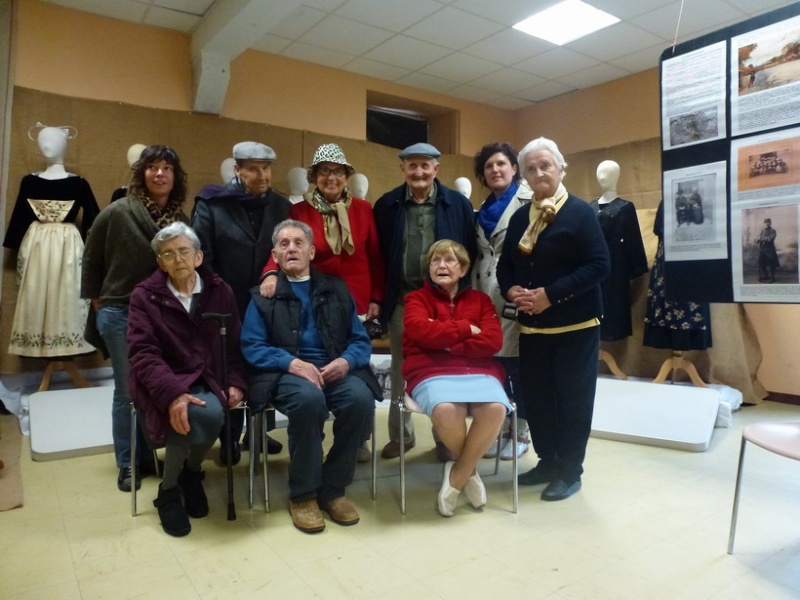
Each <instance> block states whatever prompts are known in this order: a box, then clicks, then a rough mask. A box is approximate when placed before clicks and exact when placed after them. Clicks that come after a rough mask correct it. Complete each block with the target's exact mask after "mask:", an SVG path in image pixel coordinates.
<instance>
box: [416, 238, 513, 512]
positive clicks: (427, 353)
mask: <svg viewBox="0 0 800 600" xmlns="http://www.w3.org/2000/svg"><path fill="white" fill-rule="evenodd" d="M427 263H428V274H429V279H428V280H427V281H425V284H424V286H423V288H422V289H419V290H416V291H414V292H411V293H410V294H408V295H407V296H406V297H405V315H404V326H405V330H404V332H403V377H404V379H405V380H406V389H407V390H408V393H409V394H411V396H412V397H413V398H414V399H415V400H416V401H417V403H418V404H419V405H420V406H421V407H422V409H423V410H424V411H425V413H427V414H428V416H430V418H431V420H432V421H433V426H434V428H435V429H436V431H437V432H438V434H439V437H440V438H441V440H442V442H444V444H445V445H446V446H447V448H448V450H450V452H451V453H452V454H453V456H455V457H456V460H455V461H448V462H446V463H445V465H444V479H443V481H442V487H441V490H440V491H439V497H438V503H437V504H438V508H439V513H440V514H441V515H442V516H444V517H451V516H452V515H453V510H454V509H455V506H456V503H457V502H458V495H459V494H460V492H461V489H462V488H463V489H464V492H465V493H466V495H467V499H468V500H469V502H470V504H472V506H474V507H475V508H480V507H481V506H483V505H484V504H486V488H485V487H484V485H483V482H482V481H481V479H480V477H479V476H478V471H477V470H476V466H477V464H478V460H480V458H481V457H482V456H483V454H484V453H485V452H486V450H488V448H489V446H490V445H491V444H492V443H494V441H495V440H496V439H497V436H498V434H499V433H500V428H501V427H502V425H503V419H505V416H506V414H508V412H509V410H510V409H511V405H510V404H509V401H508V398H507V397H506V393H505V391H504V389H503V381H505V370H504V369H503V366H502V365H501V364H500V363H498V362H497V361H495V360H494V358H493V355H494V354H495V353H496V352H497V351H498V350H500V348H501V347H502V345H503V333H502V329H501V327H500V322H499V320H498V318H497V313H496V312H495V309H494V304H492V300H491V298H489V296H487V295H486V294H484V293H483V292H479V291H477V290H474V289H472V288H471V287H469V283H468V281H467V280H464V279H463V277H464V276H465V275H466V274H467V272H468V271H469V266H470V261H469V255H468V254H467V251H466V249H465V248H464V246H462V245H461V244H459V243H458V242H454V241H453V240H439V241H438V242H436V243H434V244H433V245H432V246H431V247H430V250H428V255H427ZM468 416H471V417H472V425H471V426H470V427H469V430H467V425H466V419H467V417H468Z"/></svg>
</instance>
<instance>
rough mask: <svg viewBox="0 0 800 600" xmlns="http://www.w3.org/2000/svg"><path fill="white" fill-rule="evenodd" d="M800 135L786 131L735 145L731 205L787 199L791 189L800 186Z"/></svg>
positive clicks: (741, 141)
mask: <svg viewBox="0 0 800 600" xmlns="http://www.w3.org/2000/svg"><path fill="white" fill-rule="evenodd" d="M798 133H800V131H798V130H796V129H793V130H783V131H780V132H776V133H773V134H768V135H762V136H759V137H755V138H749V139H743V140H738V141H737V142H736V143H734V144H733V145H732V149H734V152H733V158H732V160H731V167H732V169H733V174H734V176H735V177H734V178H733V180H732V182H731V183H733V184H734V189H732V190H731V201H732V202H739V201H750V200H758V199H763V198H764V197H765V196H769V197H774V196H776V195H777V196H783V195H784V194H785V192H786V190H782V189H781V188H786V187H787V186H790V187H791V186H797V185H800V138H798V137H795V136H796V135H797V134H798Z"/></svg>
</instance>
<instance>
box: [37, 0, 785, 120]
mask: <svg viewBox="0 0 800 600" xmlns="http://www.w3.org/2000/svg"><path fill="white" fill-rule="evenodd" d="M45 1H49V2H51V3H52V4H59V5H62V6H66V7H69V8H74V9H77V10H82V11H87V12H91V13H96V14H101V15H105V16H108V17H112V18H115V19H122V20H125V21H131V22H134V23H142V24H145V25H150V26H155V27H164V28H167V29H174V30H178V31H182V32H185V33H188V34H192V33H194V32H195V31H196V30H197V28H198V27H199V26H200V24H201V23H202V22H203V20H204V18H205V19H206V20H208V16H209V15H214V17H216V18H218V17H219V16H220V14H231V13H232V12H235V10H236V7H237V5H242V6H244V5H247V4H252V3H253V1H254V0H45ZM556 1H557V0H255V2H256V3H258V4H261V3H266V5H267V6H271V7H275V9H276V10H275V14H276V15H280V16H279V17H277V19H276V20H275V21H274V22H271V21H269V20H268V19H265V20H264V21H263V22H257V23H247V25H248V26H249V27H251V28H256V29H257V30H258V31H257V33H258V35H255V36H254V35H253V31H252V29H251V31H249V32H248V33H249V35H248V36H247V37H248V39H256V38H257V41H255V42H254V43H251V44H250V47H251V48H252V49H254V50H260V51H263V52H268V53H271V54H278V55H281V56H286V57H288V58H292V59H296V60H301V61H306V62H311V63H316V64H320V65H325V66H329V67H333V68H337V69H344V70H345V71H352V72H354V73H359V74H362V75H368V76H370V77H376V78H379V79H385V80H389V81H395V82H397V83H401V84H404V85H408V86H411V87H415V88H420V89H425V90H431V91H435V92H440V93H443V94H447V95H451V96H456V97H459V98H464V99H467V100H471V101H474V102H479V103H483V104H487V105H491V106H496V107H499V108H504V109H511V110H514V109H518V108H522V107H525V106H530V105H532V104H535V103H537V102H541V101H543V100H546V99H548V98H552V97H554V96H559V95H561V94H565V93H568V92H571V91H574V90H577V89H582V88H588V87H592V86H595V85H598V84H601V83H605V82H607V81H612V80H614V79H619V78H621V77H625V76H626V75H630V74H632V73H637V72H639V71H644V70H646V69H649V68H652V67H655V66H657V65H658V59H659V56H660V55H661V53H662V51H663V50H664V49H666V48H667V47H669V46H670V45H671V44H672V42H673V39H674V37H675V34H676V29H677V34H678V35H677V40H678V43H680V42H681V41H685V40H688V39H692V38H694V37H697V36H699V35H702V34H704V33H709V32H711V31H714V30H717V29H720V28H722V27H726V26H728V25H732V24H734V23H738V22H740V21H743V20H746V19H748V18H750V17H753V16H756V15H759V14H763V13H766V12H769V11H770V10H773V9H776V8H779V7H782V6H787V5H789V4H792V3H793V2H790V1H786V0H683V2H681V0H585V1H586V2H588V3H589V4H592V5H593V6H595V7H597V8H600V9H603V10H605V11H606V12H609V13H611V14H613V15H615V16H617V17H619V18H620V19H621V21H620V22H619V23H617V24H616V25H612V26H611V27H608V28H606V29H603V30H601V31H599V32H597V33H594V34H591V35H588V36H586V37H584V38H581V39H579V40H575V41H574V42H571V43H569V44H567V45H566V46H562V47H558V46H555V45H553V44H550V43H549V42H545V41H543V40H538V39H537V38H533V37H530V36H528V35H525V34H523V33H520V32H518V31H516V30H514V29H512V28H511V26H512V25H513V24H514V23H516V22H518V21H520V20H522V19H523V18H525V17H528V16H530V15H531V14H533V13H535V12H538V11H539V10H541V9H544V8H547V7H548V6H551V5H552V4H555V3H556ZM682 4H683V11H682V16H681V17H680V25H679V14H680V13H681V5H682ZM798 13H800V10H798ZM217 27H218V25H217Z"/></svg>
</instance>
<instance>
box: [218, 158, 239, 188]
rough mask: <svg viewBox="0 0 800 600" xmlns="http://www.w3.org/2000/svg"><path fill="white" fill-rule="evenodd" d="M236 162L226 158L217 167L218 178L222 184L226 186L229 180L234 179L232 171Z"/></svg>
mask: <svg viewBox="0 0 800 600" xmlns="http://www.w3.org/2000/svg"><path fill="white" fill-rule="evenodd" d="M235 164H236V161H235V160H234V159H233V158H231V157H228V158H226V159H225V160H223V161H222V162H221V163H220V165H219V176H220V178H221V179H222V183H224V184H228V183H229V182H230V180H231V179H233V178H234V177H236V172H235V171H234V170H233V167H234V165H235Z"/></svg>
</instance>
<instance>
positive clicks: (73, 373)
mask: <svg viewBox="0 0 800 600" xmlns="http://www.w3.org/2000/svg"><path fill="white" fill-rule="evenodd" d="M70 130H72V131H70ZM75 135H76V132H75V130H74V129H72V128H71V127H43V128H42V129H41V130H40V131H39V135H38V136H37V138H36V141H37V143H38V144H39V150H40V151H41V153H42V156H43V157H44V159H45V161H46V162H47V168H45V170H44V171H42V172H40V173H36V175H37V176H38V177H41V178H42V179H48V180H51V181H55V180H58V179H66V178H67V177H71V176H72V173H68V172H67V170H66V169H65V168H64V154H65V153H66V150H67V140H68V139H72V138H74V137H75ZM29 137H30V134H29ZM54 371H64V372H66V373H67V374H68V375H69V377H70V379H72V382H73V383H74V384H75V385H76V386H77V387H82V388H86V387H92V384H91V383H89V382H88V381H87V380H86V379H85V378H84V377H83V375H81V373H80V371H78V368H77V367H76V366H75V363H74V362H72V360H71V359H67V360H48V361H47V367H45V370H44V373H43V374H42V382H41V384H40V385H39V391H40V392H43V391H45V390H47V389H48V388H49V387H50V379H51V378H52V376H53V372H54Z"/></svg>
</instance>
